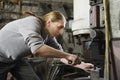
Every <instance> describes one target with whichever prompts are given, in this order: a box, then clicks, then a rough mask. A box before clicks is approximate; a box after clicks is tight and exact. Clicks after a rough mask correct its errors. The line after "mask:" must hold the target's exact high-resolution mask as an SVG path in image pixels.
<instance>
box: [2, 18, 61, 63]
mask: <svg viewBox="0 0 120 80" xmlns="http://www.w3.org/2000/svg"><path fill="white" fill-rule="evenodd" d="M43 27H44V25H43V23H42V19H41V20H40V19H38V18H37V17H34V16H29V17H26V18H22V19H18V20H15V21H12V22H10V23H8V24H6V25H5V26H4V27H3V28H2V29H1V30H0V61H10V60H11V61H12V60H17V59H21V58H23V57H25V56H28V55H30V54H32V53H33V52H34V51H35V50H37V49H38V48H40V47H41V46H43V45H44V44H47V45H50V46H52V47H54V48H60V45H59V44H58V42H57V41H56V39H55V38H51V37H50V36H49V35H48V34H46V33H45V31H44V29H43Z"/></svg>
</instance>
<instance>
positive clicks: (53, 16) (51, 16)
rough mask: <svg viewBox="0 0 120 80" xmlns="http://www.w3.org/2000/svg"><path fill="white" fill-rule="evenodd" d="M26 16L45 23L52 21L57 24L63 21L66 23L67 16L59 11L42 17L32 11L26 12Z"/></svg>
mask: <svg viewBox="0 0 120 80" xmlns="http://www.w3.org/2000/svg"><path fill="white" fill-rule="evenodd" d="M24 14H29V15H32V16H35V17H37V18H39V19H43V20H44V21H45V22H46V21H47V20H49V19H51V21H52V22H57V21H59V20H63V21H64V22H65V23H66V19H65V16H64V15H63V14H62V13H61V12H59V11H50V12H48V13H47V14H45V15H43V16H42V17H40V16H37V15H36V14H33V13H32V12H30V11H25V12H24Z"/></svg>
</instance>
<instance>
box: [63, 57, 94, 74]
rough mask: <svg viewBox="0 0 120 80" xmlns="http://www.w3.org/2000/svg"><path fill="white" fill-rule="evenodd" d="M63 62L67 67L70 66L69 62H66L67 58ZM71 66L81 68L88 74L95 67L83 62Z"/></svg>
mask: <svg viewBox="0 0 120 80" xmlns="http://www.w3.org/2000/svg"><path fill="white" fill-rule="evenodd" d="M61 62H63V63H64V64H66V65H70V64H68V60H66V59H65V58H62V59H61ZM70 66H73V67H76V68H80V69H82V70H84V71H86V72H88V73H89V72H90V69H92V68H94V65H93V64H91V63H85V62H81V64H76V65H70Z"/></svg>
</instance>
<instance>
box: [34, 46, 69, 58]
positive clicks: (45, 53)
mask: <svg viewBox="0 0 120 80" xmlns="http://www.w3.org/2000/svg"><path fill="white" fill-rule="evenodd" d="M34 54H36V55H39V56H42V57H51V58H52V57H54V58H67V56H69V55H70V54H69V53H66V52H62V51H60V50H57V49H54V48H52V47H50V46H47V45H44V46H42V47H40V48H39V49H37V50H36V51H35V52H34Z"/></svg>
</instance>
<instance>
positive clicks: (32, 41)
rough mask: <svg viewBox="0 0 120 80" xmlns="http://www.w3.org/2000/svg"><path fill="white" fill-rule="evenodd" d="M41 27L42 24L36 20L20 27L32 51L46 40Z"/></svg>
mask: <svg viewBox="0 0 120 80" xmlns="http://www.w3.org/2000/svg"><path fill="white" fill-rule="evenodd" d="M40 27H41V26H40V24H38V22H37V21H36V20H35V21H31V22H29V23H28V24H26V25H23V26H22V27H19V32H20V33H21V35H22V36H23V39H24V42H25V44H26V45H27V46H28V47H29V48H30V49H31V52H32V53H34V51H35V50H37V49H38V48H40V47H41V46H43V45H44V40H43V38H42V36H41V34H40Z"/></svg>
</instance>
